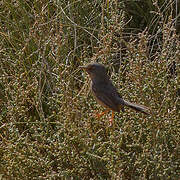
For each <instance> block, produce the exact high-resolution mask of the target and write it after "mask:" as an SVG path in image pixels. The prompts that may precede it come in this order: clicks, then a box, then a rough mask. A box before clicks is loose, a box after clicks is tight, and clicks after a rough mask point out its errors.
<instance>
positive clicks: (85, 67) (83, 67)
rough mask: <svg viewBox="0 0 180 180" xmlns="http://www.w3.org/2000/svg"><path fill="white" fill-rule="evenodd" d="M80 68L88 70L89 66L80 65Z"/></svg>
mask: <svg viewBox="0 0 180 180" xmlns="http://www.w3.org/2000/svg"><path fill="white" fill-rule="evenodd" d="M79 68H81V69H84V70H87V66H79Z"/></svg>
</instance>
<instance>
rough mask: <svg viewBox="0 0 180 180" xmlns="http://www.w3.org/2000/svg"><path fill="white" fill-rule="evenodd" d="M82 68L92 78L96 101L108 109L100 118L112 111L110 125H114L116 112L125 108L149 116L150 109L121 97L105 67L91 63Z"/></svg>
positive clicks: (92, 88)
mask: <svg viewBox="0 0 180 180" xmlns="http://www.w3.org/2000/svg"><path fill="white" fill-rule="evenodd" d="M80 68H82V69H84V70H85V71H86V72H87V73H88V74H89V76H90V78H91V81H92V83H91V90H92V93H93V95H94V97H95V99H96V100H97V102H98V103H99V104H101V105H102V106H104V107H105V108H106V109H107V110H106V111H105V112H103V113H101V114H100V115H98V117H100V116H102V115H103V114H105V113H106V112H108V111H110V110H112V119H111V120H110V123H112V120H113V119H114V111H115V112H120V109H121V110H123V111H124V106H127V107H130V108H132V109H134V110H136V111H138V112H141V113H144V114H149V112H148V111H149V108H147V107H145V106H142V105H138V104H135V103H131V102H128V101H126V100H124V99H123V98H122V97H121V96H120V95H119V93H118V91H117V89H116V88H115V86H114V85H113V84H112V81H111V80H110V78H109V76H108V75H107V71H106V68H105V66H104V65H102V64H99V63H90V64H88V65H86V66H80Z"/></svg>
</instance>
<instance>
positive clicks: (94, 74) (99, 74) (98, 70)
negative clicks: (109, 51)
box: [80, 63, 108, 80]
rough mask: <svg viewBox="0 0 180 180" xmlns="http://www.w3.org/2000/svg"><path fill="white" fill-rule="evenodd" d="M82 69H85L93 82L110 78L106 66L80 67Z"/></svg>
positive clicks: (90, 65)
mask: <svg viewBox="0 0 180 180" xmlns="http://www.w3.org/2000/svg"><path fill="white" fill-rule="evenodd" d="M80 68H82V69H84V70H85V71H86V72H87V73H88V74H89V76H90V77H91V79H92V80H94V79H97V80H99V79H106V78H107V77H108V76H107V71H106V68H105V66H104V65H102V64H99V63H90V64H87V65H86V66H80Z"/></svg>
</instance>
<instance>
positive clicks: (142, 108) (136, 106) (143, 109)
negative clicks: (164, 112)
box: [124, 100, 150, 114]
mask: <svg viewBox="0 0 180 180" xmlns="http://www.w3.org/2000/svg"><path fill="white" fill-rule="evenodd" d="M124 105H125V106H128V107H130V108H132V109H134V110H136V111H139V112H142V113H144V114H150V112H149V108H148V107H146V106H142V105H139V104H134V103H131V102H128V101H125V100H124Z"/></svg>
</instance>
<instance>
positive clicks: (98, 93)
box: [92, 82, 124, 112]
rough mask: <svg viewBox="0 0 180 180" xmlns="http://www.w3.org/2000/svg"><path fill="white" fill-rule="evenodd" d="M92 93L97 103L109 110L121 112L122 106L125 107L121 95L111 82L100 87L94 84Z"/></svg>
mask: <svg viewBox="0 0 180 180" xmlns="http://www.w3.org/2000/svg"><path fill="white" fill-rule="evenodd" d="M97 87H98V88H97ZM92 91H93V94H94V95H95V97H96V99H97V101H98V102H99V103H100V104H102V105H104V106H106V107H107V108H110V109H112V110H114V111H117V112H119V110H120V105H122V106H123V105H124V100H123V99H121V98H120V95H119V93H118V92H117V90H116V88H115V87H114V86H113V84H112V83H111V82H109V83H108V84H105V85H104V84H101V85H98V86H97V85H95V84H92ZM120 101H122V102H120Z"/></svg>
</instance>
